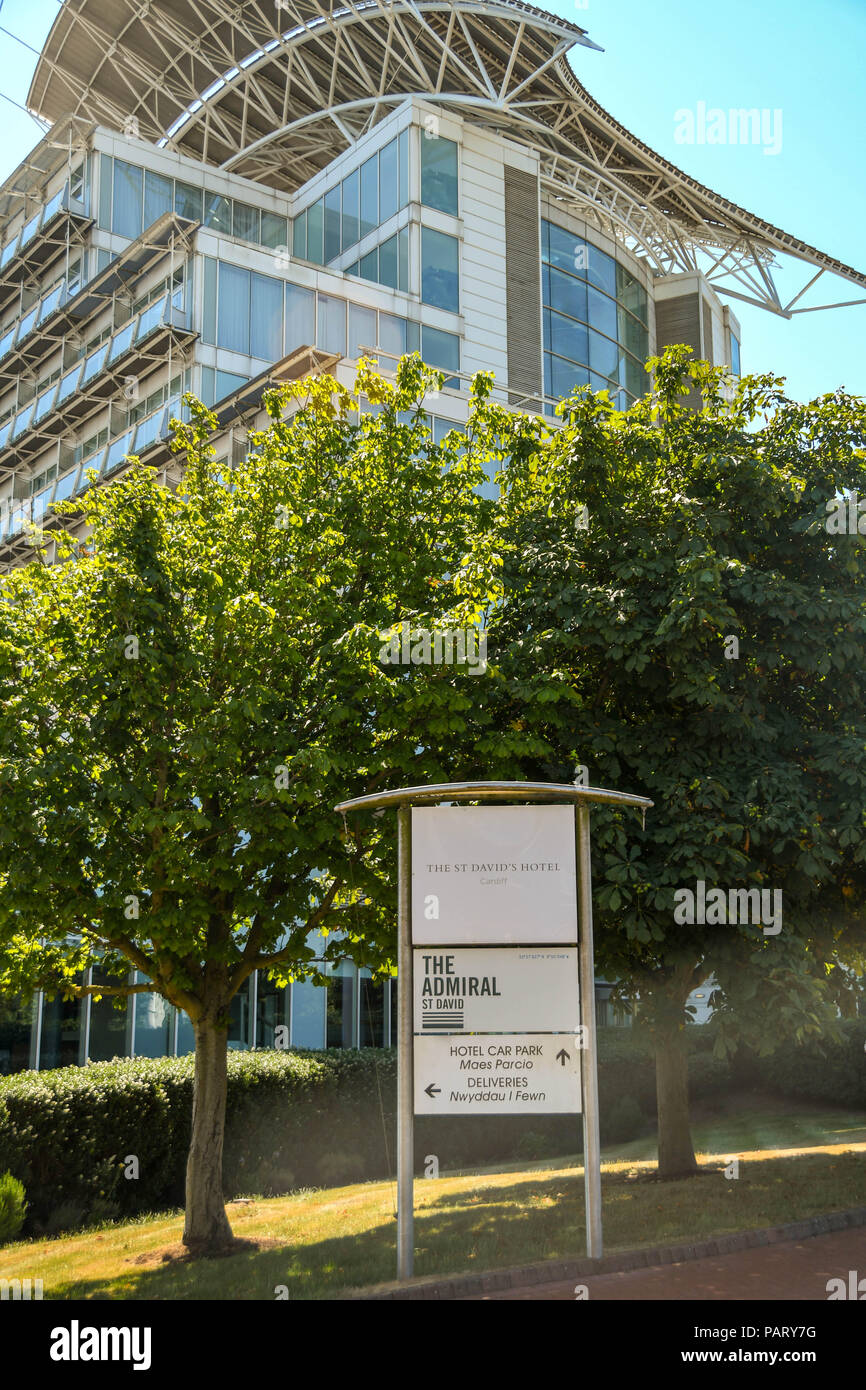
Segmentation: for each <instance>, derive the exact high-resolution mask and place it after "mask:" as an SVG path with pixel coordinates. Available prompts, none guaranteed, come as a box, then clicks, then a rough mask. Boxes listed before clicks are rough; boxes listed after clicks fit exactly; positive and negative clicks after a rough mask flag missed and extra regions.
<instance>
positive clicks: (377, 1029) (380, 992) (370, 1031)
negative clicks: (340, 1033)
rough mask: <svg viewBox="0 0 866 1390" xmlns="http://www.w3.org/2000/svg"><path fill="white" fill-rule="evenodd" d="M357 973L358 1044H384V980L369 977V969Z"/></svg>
mask: <svg viewBox="0 0 866 1390" xmlns="http://www.w3.org/2000/svg"><path fill="white" fill-rule="evenodd" d="M358 973H359V982H358V983H359V986H360V999H359V1013H360V1017H359V1019H358V1024H359V1029H358V1032H359V1038H358V1042H359V1046H361V1047H384V1046H385V982H384V981H383V980H376V981H375V983H374V981H373V980H372V979H371V978H370V972H369V970H361V971H359V972H358Z"/></svg>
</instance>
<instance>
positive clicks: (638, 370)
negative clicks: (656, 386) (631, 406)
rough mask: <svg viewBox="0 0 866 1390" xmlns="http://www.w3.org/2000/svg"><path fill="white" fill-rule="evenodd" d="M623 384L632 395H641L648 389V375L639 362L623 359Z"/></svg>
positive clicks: (629, 358) (628, 358)
mask: <svg viewBox="0 0 866 1390" xmlns="http://www.w3.org/2000/svg"><path fill="white" fill-rule="evenodd" d="M625 384H626V388H627V389H628V390H629V391H631V393H632V395H633V396H643V395H645V394H646V392H647V391H648V390H649V377H648V375H647V373H646V371H645V370H644V368H643V366H642V365H641V363H640V362H635V361H634V359H633V358H631V357H627V358H626V359H625Z"/></svg>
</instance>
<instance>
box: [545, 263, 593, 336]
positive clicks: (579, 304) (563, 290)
mask: <svg viewBox="0 0 866 1390" xmlns="http://www.w3.org/2000/svg"><path fill="white" fill-rule="evenodd" d="M542 283H543V288H544V302H545V304H549V305H550V306H551V308H553V309H559V310H560V312H561V313H563V314H568V315H569V316H570V317H571V318H573V319H581V320H582V321H583V322H584V323H586V320H587V312H588V311H587V299H586V295H587V290H586V282H585V281H583V280H576V279H575V277H574V276H573V275H564V274H563V272H562V271H561V270H553V269H551V268H550V267H548V266H545V267H544V275H543V280H542Z"/></svg>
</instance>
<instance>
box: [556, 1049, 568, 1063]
mask: <svg viewBox="0 0 866 1390" xmlns="http://www.w3.org/2000/svg"><path fill="white" fill-rule="evenodd" d="M556 1060H557V1062H558V1063H559V1065H560V1066H561V1067H564V1066H565V1064H566V1062H567V1061H568V1053H567V1052H566V1050H565V1048H564V1047H563V1048H560V1050H559V1052H557V1054H556Z"/></svg>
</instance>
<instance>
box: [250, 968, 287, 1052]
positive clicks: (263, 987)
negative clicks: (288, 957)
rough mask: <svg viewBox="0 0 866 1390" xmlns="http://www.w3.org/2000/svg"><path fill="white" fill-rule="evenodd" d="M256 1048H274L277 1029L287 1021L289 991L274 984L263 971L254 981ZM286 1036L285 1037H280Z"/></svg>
mask: <svg viewBox="0 0 866 1390" xmlns="http://www.w3.org/2000/svg"><path fill="white" fill-rule="evenodd" d="M256 985H257V989H256V1037H255V1045H256V1047H276V1046H277V1029H278V1028H284V1027H285V1026H286V1025H287V1024H288V1021H289V990H288V989H287V988H284V987H283V986H282V985H276V984H274V981H273V980H269V979H268V978H267V976H266V975H265V973H264V971H263V970H260V971H259V974H258V978H257V981H256ZM282 1036H286V1035H282Z"/></svg>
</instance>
